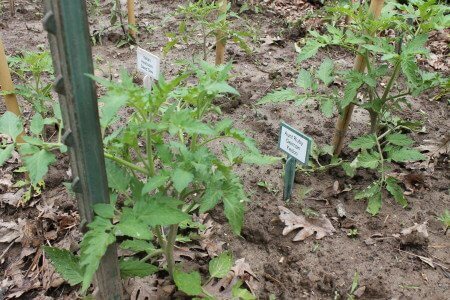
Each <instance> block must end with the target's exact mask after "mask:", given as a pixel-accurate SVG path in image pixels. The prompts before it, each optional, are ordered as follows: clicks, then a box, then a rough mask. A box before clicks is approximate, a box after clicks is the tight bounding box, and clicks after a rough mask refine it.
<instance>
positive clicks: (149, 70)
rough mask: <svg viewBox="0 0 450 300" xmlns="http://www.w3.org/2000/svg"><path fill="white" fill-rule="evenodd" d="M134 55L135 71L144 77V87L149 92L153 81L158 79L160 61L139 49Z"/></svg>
mask: <svg viewBox="0 0 450 300" xmlns="http://www.w3.org/2000/svg"><path fill="white" fill-rule="evenodd" d="M136 55H137V69H138V71H139V72H141V73H142V74H144V75H145V77H144V87H145V88H146V89H148V90H151V89H152V84H153V81H154V80H158V78H159V72H160V65H161V60H160V59H159V57H158V56H156V55H154V54H152V53H150V52H148V51H146V50H144V49H142V48H139V47H138V48H137V50H136Z"/></svg>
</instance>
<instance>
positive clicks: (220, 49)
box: [216, 0, 228, 66]
mask: <svg viewBox="0 0 450 300" xmlns="http://www.w3.org/2000/svg"><path fill="white" fill-rule="evenodd" d="M219 5H220V8H219V14H221V15H222V16H221V17H222V18H226V14H227V10H228V1H227V0H222V2H220V4H219ZM226 39H227V37H226V36H225V33H224V32H223V31H221V30H219V31H218V32H217V33H216V66H218V65H223V64H224V63H225V44H226V42H227V40H226Z"/></svg>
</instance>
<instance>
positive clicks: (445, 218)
mask: <svg viewBox="0 0 450 300" xmlns="http://www.w3.org/2000/svg"><path fill="white" fill-rule="evenodd" d="M438 220H439V221H441V222H442V224H443V225H444V230H445V234H447V231H448V228H450V212H449V210H448V209H446V210H445V211H444V213H443V214H442V215H440V216H439V218H438Z"/></svg>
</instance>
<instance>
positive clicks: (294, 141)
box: [279, 123, 312, 165]
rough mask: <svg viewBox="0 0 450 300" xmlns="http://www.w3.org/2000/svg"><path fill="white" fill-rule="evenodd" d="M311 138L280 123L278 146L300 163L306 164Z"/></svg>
mask: <svg viewBox="0 0 450 300" xmlns="http://www.w3.org/2000/svg"><path fill="white" fill-rule="evenodd" d="M311 144H312V139H311V138H310V137H308V136H306V135H305V134H303V133H301V132H299V131H297V130H295V129H294V128H292V127H291V126H289V125H287V124H285V123H281V130H280V141H279V147H280V149H281V150H283V151H284V152H286V153H287V154H288V155H290V156H292V157H294V158H295V159H296V160H297V161H299V162H300V163H302V164H304V165H306V164H307V163H308V160H309V155H310V153H311Z"/></svg>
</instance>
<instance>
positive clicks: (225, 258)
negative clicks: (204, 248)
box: [209, 251, 233, 278]
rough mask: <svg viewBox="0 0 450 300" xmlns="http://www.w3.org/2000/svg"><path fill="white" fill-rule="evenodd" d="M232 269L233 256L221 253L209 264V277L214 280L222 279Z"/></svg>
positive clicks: (229, 253) (228, 253)
mask: <svg viewBox="0 0 450 300" xmlns="http://www.w3.org/2000/svg"><path fill="white" fill-rule="evenodd" d="M232 267H233V255H232V254H231V252H228V251H226V252H222V253H221V254H220V255H219V256H218V257H215V258H213V259H212V260H211V261H210V262H209V275H210V276H211V277H215V278H224V277H225V276H227V275H228V272H229V271H230V270H231V268H232Z"/></svg>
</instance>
